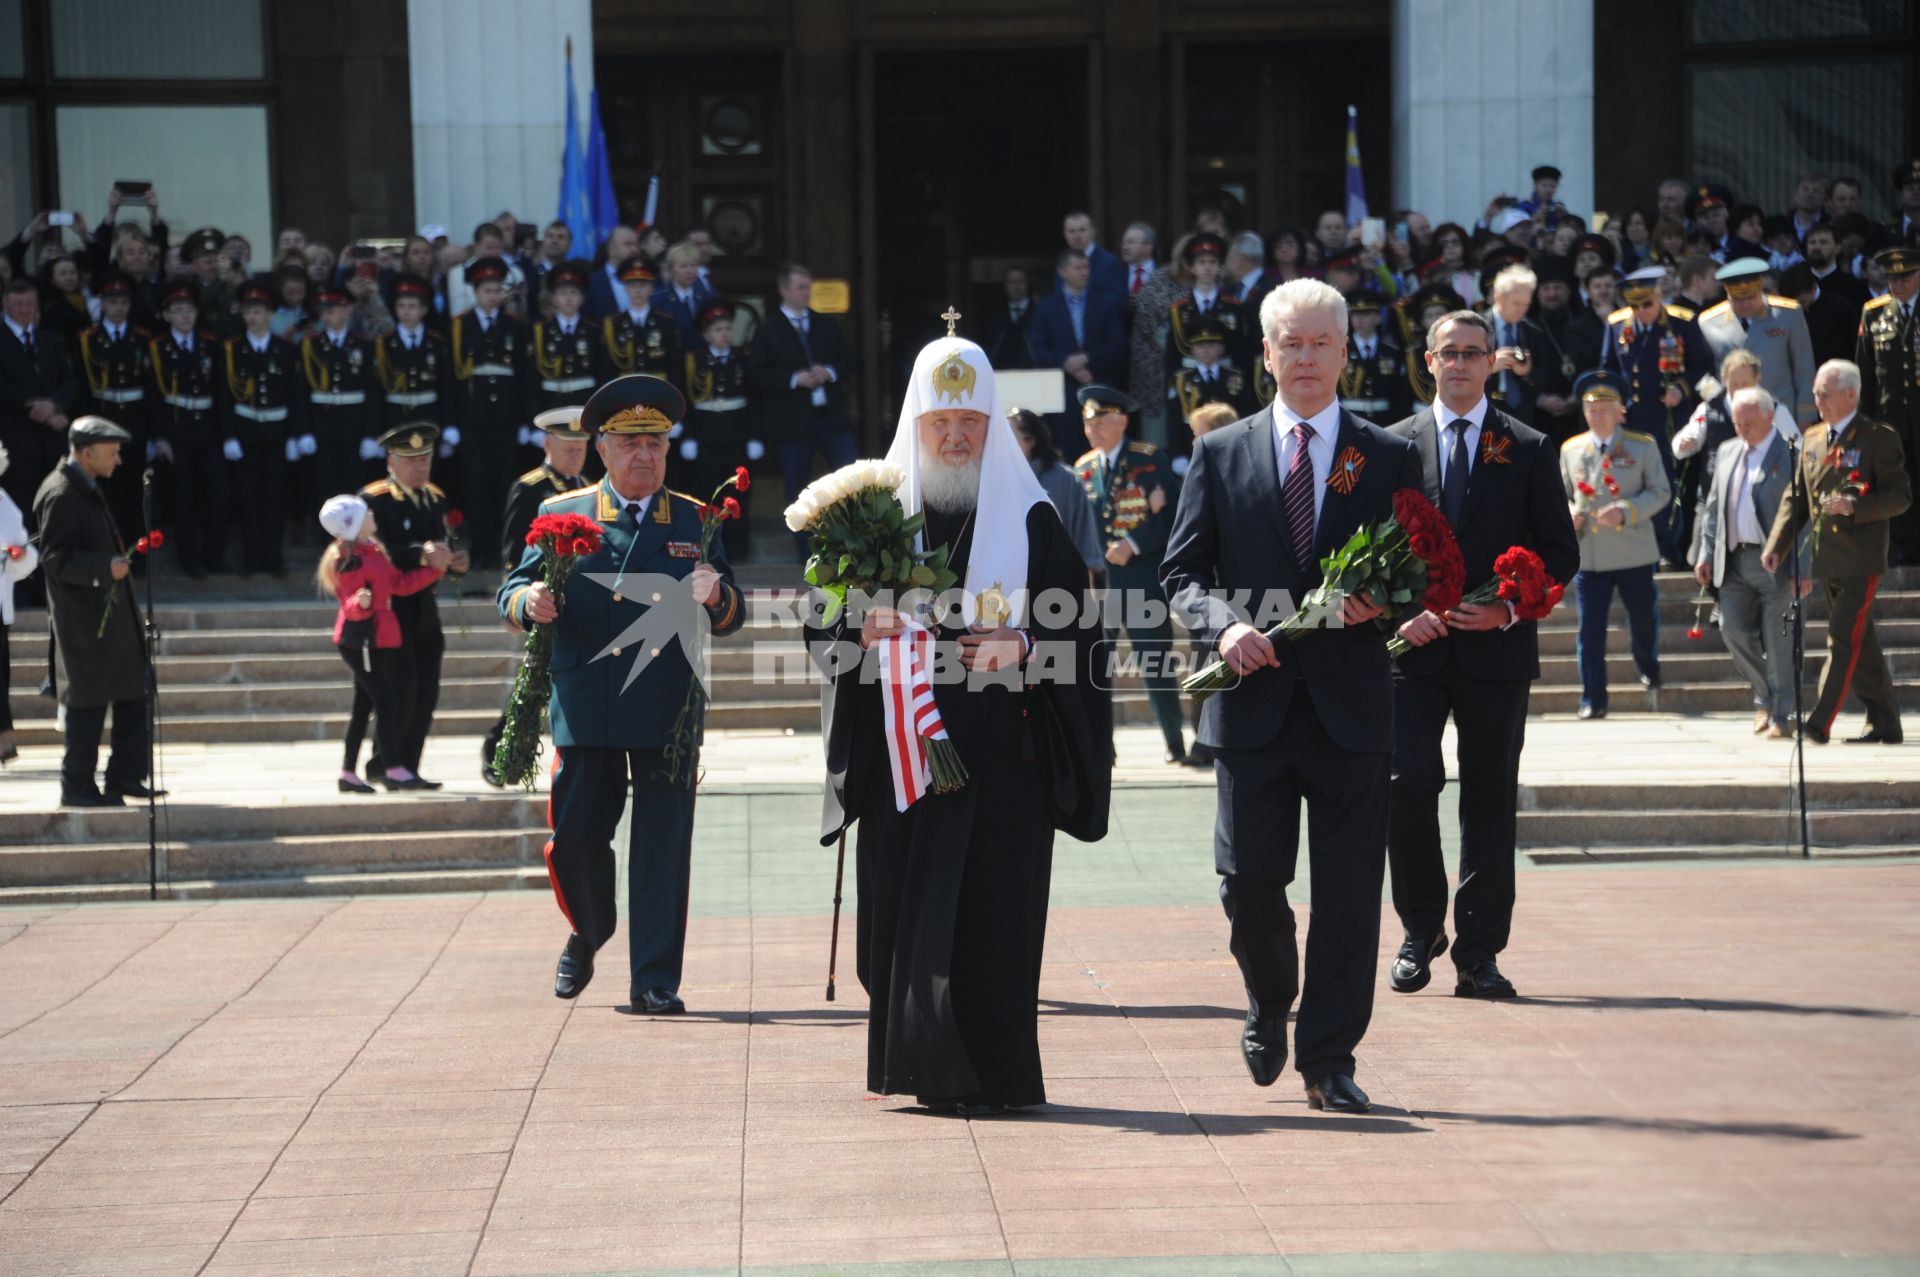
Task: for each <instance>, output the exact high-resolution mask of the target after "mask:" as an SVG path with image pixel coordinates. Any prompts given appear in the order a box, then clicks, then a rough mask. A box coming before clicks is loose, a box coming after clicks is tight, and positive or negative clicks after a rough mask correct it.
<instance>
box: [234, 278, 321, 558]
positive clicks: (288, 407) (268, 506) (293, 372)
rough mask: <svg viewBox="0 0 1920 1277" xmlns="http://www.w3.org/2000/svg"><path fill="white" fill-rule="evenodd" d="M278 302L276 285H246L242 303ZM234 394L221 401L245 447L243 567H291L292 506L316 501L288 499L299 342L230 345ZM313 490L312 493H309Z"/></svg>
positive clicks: (300, 416) (298, 406)
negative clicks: (289, 518) (287, 545)
mask: <svg viewBox="0 0 1920 1277" xmlns="http://www.w3.org/2000/svg"><path fill="white" fill-rule="evenodd" d="M276 304H277V301H276V298H275V297H274V294H273V290H272V289H271V288H268V287H267V286H266V285H265V284H263V283H260V282H258V281H252V280H250V281H248V282H247V283H245V284H242V285H241V286H240V306H241V308H242V309H243V310H244V309H245V308H246V307H248V306H264V307H266V308H267V310H269V311H271V310H272V309H273V308H274V306H275V305H276ZM225 347H226V350H225V359H226V369H225V371H226V379H227V393H226V396H225V398H224V400H223V401H222V405H221V406H222V409H223V415H224V416H225V417H226V442H227V445H228V446H229V447H235V446H237V447H238V448H239V449H240V460H239V461H238V462H236V463H235V467H234V473H235V483H234V491H235V492H237V493H238V494H239V496H240V527H241V530H242V534H243V535H242V540H241V545H240V570H241V571H242V572H271V573H272V574H273V575H275V576H284V575H286V571H287V564H286V559H285V552H284V549H283V547H282V543H283V542H284V541H285V539H286V527H285V524H286V516H287V510H288V509H289V508H290V506H291V507H292V508H297V509H306V508H310V507H311V506H312V504H313V503H312V502H303V501H300V500H298V499H295V500H293V501H291V502H290V501H289V492H288V486H287V467H288V464H289V463H290V462H291V461H293V460H294V459H295V458H294V457H293V456H290V455H289V445H290V444H291V445H292V450H293V452H294V453H296V454H297V452H298V450H299V440H300V438H301V437H302V436H303V435H305V434H306V430H305V428H304V420H305V419H304V413H303V412H302V409H303V408H304V407H305V405H304V404H303V403H302V399H303V398H304V396H303V395H302V394H301V393H300V392H301V391H302V390H304V389H305V387H304V385H303V384H302V383H301V382H300V380H299V377H300V373H299V363H300V356H299V353H298V352H297V351H295V350H294V348H293V343H292V342H290V341H288V340H286V339H285V338H284V337H276V336H274V335H273V334H272V333H271V332H269V333H267V334H266V336H265V339H264V340H262V341H259V342H257V343H256V341H255V339H254V338H253V336H252V335H251V334H250V333H245V332H242V333H241V334H240V335H239V336H238V337H229V338H227V340H226V342H225ZM302 495H306V494H302Z"/></svg>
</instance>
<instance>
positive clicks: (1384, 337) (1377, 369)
mask: <svg viewBox="0 0 1920 1277" xmlns="http://www.w3.org/2000/svg"><path fill="white" fill-rule="evenodd" d="M1386 304H1387V303H1386V298H1384V297H1382V296H1381V295H1380V294H1379V293H1378V292H1376V291H1375V290H1373V289H1371V288H1356V289H1354V290H1353V291H1352V292H1350V293H1348V294H1347V327H1348V330H1349V335H1348V337H1347V366H1346V367H1345V368H1343V369H1341V370H1340V406H1341V407H1342V408H1345V409H1346V410H1347V411H1348V412H1351V413H1354V414H1356V415H1358V416H1362V417H1365V418H1366V419H1367V420H1369V421H1371V422H1374V423H1376V424H1385V423H1391V422H1395V421H1399V420H1401V419H1402V418H1405V417H1409V416H1411V415H1413V385H1412V383H1411V382H1410V381H1408V379H1407V352H1406V351H1405V350H1403V349H1402V348H1401V346H1400V343H1399V342H1397V341H1395V340H1394V339H1393V336H1392V334H1390V333H1388V332H1387V331H1385V326H1384V325H1383V324H1382V322H1381V320H1382V317H1383V313H1384V308H1385V306H1386ZM1241 415H1243V416H1245V415H1246V414H1244V413H1243V414H1241Z"/></svg>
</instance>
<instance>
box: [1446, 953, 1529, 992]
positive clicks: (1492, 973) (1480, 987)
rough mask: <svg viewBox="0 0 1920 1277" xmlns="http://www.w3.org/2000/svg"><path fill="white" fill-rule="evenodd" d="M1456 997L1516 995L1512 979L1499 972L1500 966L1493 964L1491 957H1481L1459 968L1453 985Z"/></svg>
mask: <svg viewBox="0 0 1920 1277" xmlns="http://www.w3.org/2000/svg"><path fill="white" fill-rule="evenodd" d="M1453 996H1454V997H1456V998H1511V997H1514V996H1516V990H1515V989H1514V987H1513V981H1511V980H1509V979H1507V977H1505V976H1503V975H1501V974H1500V968H1499V967H1497V966H1495V965H1494V962H1493V959H1492V958H1482V959H1480V961H1478V962H1476V963H1474V964H1473V965H1472V966H1470V967H1463V968H1461V971H1460V975H1459V979H1458V981H1457V982H1456V983H1455V984H1454V986H1453Z"/></svg>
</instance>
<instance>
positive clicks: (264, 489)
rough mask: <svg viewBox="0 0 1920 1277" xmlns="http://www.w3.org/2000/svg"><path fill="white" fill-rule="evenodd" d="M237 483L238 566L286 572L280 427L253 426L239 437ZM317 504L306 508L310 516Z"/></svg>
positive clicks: (284, 467) (284, 458) (282, 435)
mask: <svg viewBox="0 0 1920 1277" xmlns="http://www.w3.org/2000/svg"><path fill="white" fill-rule="evenodd" d="M240 443H241V453H240V465H239V467H238V473H239V482H238V484H236V485H235V486H236V488H237V489H238V493H239V497H240V528H241V532H242V540H241V544H240V567H241V570H242V571H246V572H273V573H282V572H285V571H286V570H287V563H286V555H285V551H284V549H283V548H282V547H283V544H284V542H285V540H286V534H287V527H286V520H287V504H288V502H287V496H288V493H287V432H286V429H285V427H284V426H253V427H252V428H251V429H250V430H248V432H247V433H246V434H244V435H243V436H242V438H241V441H240ZM319 509H320V507H319V504H318V503H315V504H313V505H312V506H311V507H309V510H308V514H309V517H311V516H312V515H314V514H317V513H318V512H319Z"/></svg>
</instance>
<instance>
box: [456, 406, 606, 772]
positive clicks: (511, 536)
mask: <svg viewBox="0 0 1920 1277" xmlns="http://www.w3.org/2000/svg"><path fill="white" fill-rule="evenodd" d="M583 411H584V409H583V408H549V409H547V410H546V411H545V412H543V413H541V414H540V415H539V416H537V417H535V418H534V419H533V428H534V429H535V430H537V431H539V432H540V447H541V450H542V451H543V452H544V453H545V454H546V455H545V457H544V459H543V460H542V461H541V462H540V464H539V465H537V466H535V467H534V468H533V469H531V470H529V471H527V472H526V473H525V474H523V475H521V476H520V477H519V478H518V479H515V480H514V481H513V486H512V487H511V488H509V489H507V514H506V519H505V527H506V531H505V532H504V533H502V535H501V537H500V558H501V560H502V561H503V562H506V563H517V562H519V561H520V556H521V555H523V554H525V553H526V551H527V529H528V528H531V527H532V526H533V521H534V519H535V518H536V517H537V516H538V515H539V513H540V507H541V505H542V504H543V503H545V502H546V501H548V500H551V499H552V498H554V497H557V496H562V495H564V494H566V493H569V492H578V491H579V490H580V489H581V488H584V487H586V486H587V481H586V479H585V478H583V477H582V476H581V474H580V472H581V471H582V470H583V469H585V468H586V464H587V444H588V442H589V441H590V440H591V439H592V438H593V436H592V435H590V434H588V433H587V430H586V427H584V426H582V425H581V424H580V415H581V413H582V412H583ZM506 727H507V715H506V711H505V710H502V711H501V712H500V717H499V718H497V719H495V720H494V723H493V726H492V727H490V728H488V729H487V735H486V739H485V740H484V741H482V742H481V745H480V779H482V780H484V781H486V782H487V784H489V785H492V786H493V787H494V788H496V789H498V788H499V787H500V786H501V784H502V781H501V779H500V775H499V773H498V772H496V771H494V769H493V755H494V753H495V751H496V750H497V749H498V748H499V746H500V734H501V733H502V732H504V731H505V730H506Z"/></svg>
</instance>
